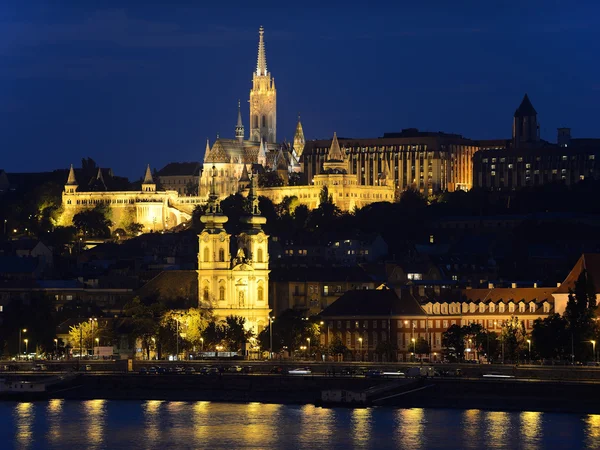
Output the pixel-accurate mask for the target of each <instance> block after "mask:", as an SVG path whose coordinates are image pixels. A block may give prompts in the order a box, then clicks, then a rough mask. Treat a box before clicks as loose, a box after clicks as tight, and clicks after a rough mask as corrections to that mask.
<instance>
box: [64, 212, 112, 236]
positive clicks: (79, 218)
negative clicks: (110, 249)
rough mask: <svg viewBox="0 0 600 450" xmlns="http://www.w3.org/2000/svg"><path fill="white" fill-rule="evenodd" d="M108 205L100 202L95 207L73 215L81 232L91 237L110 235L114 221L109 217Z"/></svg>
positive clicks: (75, 223) (76, 226) (75, 224)
mask: <svg viewBox="0 0 600 450" xmlns="http://www.w3.org/2000/svg"><path fill="white" fill-rule="evenodd" d="M107 214H108V213H107V207H106V206H105V205H103V204H98V205H96V206H95V207H94V209H88V210H85V211H81V212H78V213H77V214H75V216H73V225H74V226H75V228H77V230H78V231H79V232H80V233H83V234H86V235H87V236H91V237H108V236H110V227H111V226H112V222H111V220H110V219H108V217H107Z"/></svg>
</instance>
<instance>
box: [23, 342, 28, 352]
mask: <svg viewBox="0 0 600 450" xmlns="http://www.w3.org/2000/svg"><path fill="white" fill-rule="evenodd" d="M23 341H24V342H25V355H27V344H29V339H23Z"/></svg>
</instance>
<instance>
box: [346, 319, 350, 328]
mask: <svg viewBox="0 0 600 450" xmlns="http://www.w3.org/2000/svg"><path fill="white" fill-rule="evenodd" d="M346 329H347V330H349V329H350V321H349V320H346Z"/></svg>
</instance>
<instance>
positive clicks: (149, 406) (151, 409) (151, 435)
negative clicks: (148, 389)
mask: <svg viewBox="0 0 600 450" xmlns="http://www.w3.org/2000/svg"><path fill="white" fill-rule="evenodd" d="M162 403H163V401H162V400H148V401H147V402H145V403H144V404H143V405H142V409H143V410H144V417H145V422H146V427H145V430H144V436H145V437H146V445H147V446H148V447H152V446H154V445H155V444H156V442H158V440H159V437H160V405H161V404H162Z"/></svg>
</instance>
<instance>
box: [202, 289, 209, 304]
mask: <svg viewBox="0 0 600 450" xmlns="http://www.w3.org/2000/svg"><path fill="white" fill-rule="evenodd" d="M202 298H203V299H204V301H205V302H207V301H208V286H204V290H203V292H202Z"/></svg>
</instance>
